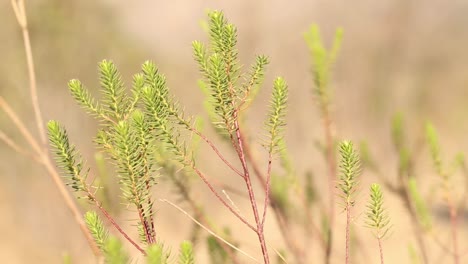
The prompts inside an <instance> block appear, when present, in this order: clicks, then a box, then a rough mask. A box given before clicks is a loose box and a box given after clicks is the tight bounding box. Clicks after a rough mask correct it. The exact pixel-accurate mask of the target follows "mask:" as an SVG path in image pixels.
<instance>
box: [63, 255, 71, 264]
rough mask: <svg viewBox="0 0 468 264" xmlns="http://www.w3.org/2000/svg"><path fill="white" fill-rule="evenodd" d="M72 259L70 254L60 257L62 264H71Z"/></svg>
mask: <svg viewBox="0 0 468 264" xmlns="http://www.w3.org/2000/svg"><path fill="white" fill-rule="evenodd" d="M72 263H73V262H72V257H71V256H70V254H63V256H62V264H72Z"/></svg>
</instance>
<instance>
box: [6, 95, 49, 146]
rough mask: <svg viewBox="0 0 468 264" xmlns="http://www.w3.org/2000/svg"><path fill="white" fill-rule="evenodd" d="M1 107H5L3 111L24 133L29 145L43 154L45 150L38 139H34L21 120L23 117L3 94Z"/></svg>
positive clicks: (22, 133)
mask: <svg viewBox="0 0 468 264" xmlns="http://www.w3.org/2000/svg"><path fill="white" fill-rule="evenodd" d="M0 108H1V109H3V111H4V112H5V113H6V114H7V115H8V117H9V118H10V119H11V121H12V122H13V124H14V125H15V126H16V128H17V129H18V130H19V132H20V133H21V135H23V137H24V139H26V141H27V142H28V143H29V145H31V147H32V148H33V149H34V151H35V152H36V154H37V155H42V154H43V153H44V152H43V150H42V149H41V147H40V146H39V144H38V143H37V141H36V140H35V139H34V137H33V136H32V135H31V133H30V132H29V130H28V129H27V128H26V126H25V125H24V123H23V122H22V121H21V119H20V118H19V117H18V115H17V114H16V113H15V111H14V110H13V109H12V108H11V107H10V105H9V104H8V103H7V102H6V101H5V100H4V99H3V97H2V96H0Z"/></svg>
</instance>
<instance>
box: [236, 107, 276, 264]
mask: <svg viewBox="0 0 468 264" xmlns="http://www.w3.org/2000/svg"><path fill="white" fill-rule="evenodd" d="M234 126H235V133H236V137H237V148H238V154H239V160H240V162H241V164H242V168H243V170H244V181H245V185H246V187H247V191H248V194H249V199H250V204H251V205H252V211H253V214H254V218H255V223H256V224H257V231H256V233H257V236H258V240H259V242H260V247H261V249H262V254H263V260H264V262H265V264H268V263H270V259H269V256H268V248H267V246H266V242H265V235H264V232H263V223H262V222H263V221H264V220H261V219H260V216H259V213H258V208H257V201H256V200H255V193H254V191H253V188H252V182H251V178H250V173H249V169H248V166H247V161H246V158H245V152H244V147H243V142H242V134H241V131H240V128H239V121H238V112H237V111H234ZM234 147H235V145H234ZM267 188H268V187H266V188H265V190H266V189H267Z"/></svg>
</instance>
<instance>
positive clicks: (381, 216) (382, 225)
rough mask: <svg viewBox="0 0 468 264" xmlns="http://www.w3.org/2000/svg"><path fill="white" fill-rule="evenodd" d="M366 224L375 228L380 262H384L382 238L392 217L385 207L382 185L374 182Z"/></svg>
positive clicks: (371, 188) (388, 227) (388, 228)
mask: <svg viewBox="0 0 468 264" xmlns="http://www.w3.org/2000/svg"><path fill="white" fill-rule="evenodd" d="M367 209H368V211H367V213H366V216H367V220H366V225H367V226H368V227H369V228H372V229H374V235H375V237H376V238H377V241H378V243H379V251H380V263H382V264H383V263H384V256H383V247H382V239H383V238H384V237H385V236H386V235H387V233H388V231H389V230H390V226H389V224H390V218H389V216H388V213H387V212H386V210H385V208H384V207H383V194H382V190H381V188H380V185H378V184H376V183H374V184H372V185H371V187H370V199H369V202H368V205H367Z"/></svg>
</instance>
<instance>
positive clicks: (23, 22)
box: [11, 0, 47, 148]
mask: <svg viewBox="0 0 468 264" xmlns="http://www.w3.org/2000/svg"><path fill="white" fill-rule="evenodd" d="M11 4H12V6H13V10H14V11H15V15H16V18H17V20H18V23H19V25H20V27H21V31H22V33H23V42H24V49H25V52H26V62H27V67H28V74H29V90H30V93H31V101H32V106H33V109H34V116H35V118H36V125H37V129H38V131H39V136H40V138H41V143H42V147H43V148H45V146H46V145H47V138H46V133H45V129H44V121H43V120H42V114H41V109H40V107H39V99H38V96H37V82H36V71H35V70H34V59H33V56H32V50H31V41H30V39H29V31H28V22H27V17H26V10H25V7H24V1H23V0H12V1H11Z"/></svg>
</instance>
